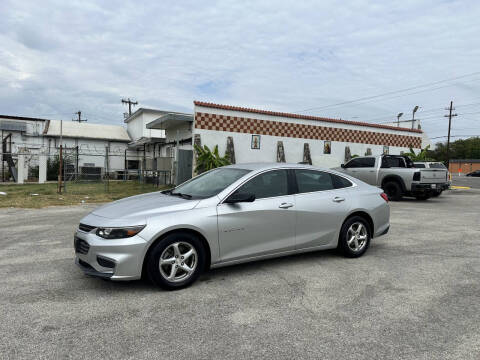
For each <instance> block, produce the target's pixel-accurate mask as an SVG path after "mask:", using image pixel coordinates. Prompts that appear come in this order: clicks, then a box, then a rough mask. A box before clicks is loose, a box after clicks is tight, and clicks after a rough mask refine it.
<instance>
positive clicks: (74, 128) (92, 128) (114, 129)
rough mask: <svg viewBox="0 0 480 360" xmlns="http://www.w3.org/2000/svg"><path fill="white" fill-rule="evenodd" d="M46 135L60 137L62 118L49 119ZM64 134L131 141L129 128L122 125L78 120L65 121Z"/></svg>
mask: <svg viewBox="0 0 480 360" xmlns="http://www.w3.org/2000/svg"><path fill="white" fill-rule="evenodd" d="M43 135H45V136H53V137H60V120H48V124H47V126H46V127H45V131H44V134H43ZM62 136H64V137H67V138H84V139H98V140H107V141H120V142H130V141H131V139H130V136H129V135H128V133H127V130H126V129H125V128H124V127H123V126H120V125H101V124H87V123H79V122H76V121H63V124H62Z"/></svg>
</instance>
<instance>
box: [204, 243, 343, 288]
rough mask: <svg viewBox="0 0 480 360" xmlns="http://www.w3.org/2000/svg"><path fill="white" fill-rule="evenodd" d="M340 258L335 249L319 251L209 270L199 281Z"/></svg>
mask: <svg viewBox="0 0 480 360" xmlns="http://www.w3.org/2000/svg"><path fill="white" fill-rule="evenodd" d="M338 257H342V256H341V255H340V254H339V253H338V251H337V250H336V249H332V250H319V251H314V252H308V253H301V254H293V255H288V256H282V257H277V258H272V259H263V260H255V261H251V262H247V263H242V264H236V265H230V266H225V267H221V268H214V269H210V270H208V271H206V272H204V273H203V274H202V276H201V277H200V281H209V280H215V279H216V278H223V277H226V276H233V275H244V274H251V273H252V272H258V273H260V272H261V271H262V270H259V265H260V266H262V267H266V268H270V269H272V270H273V271H274V270H275V268H278V267H284V266H289V265H297V264H299V263H308V262H311V261H315V260H317V261H318V260H322V261H323V260H327V259H331V258H338Z"/></svg>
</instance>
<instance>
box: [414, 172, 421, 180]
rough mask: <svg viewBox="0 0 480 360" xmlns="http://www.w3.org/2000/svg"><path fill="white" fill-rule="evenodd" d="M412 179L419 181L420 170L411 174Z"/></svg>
mask: <svg viewBox="0 0 480 360" xmlns="http://www.w3.org/2000/svg"><path fill="white" fill-rule="evenodd" d="M413 181H420V171H417V172H416V173H414V174H413Z"/></svg>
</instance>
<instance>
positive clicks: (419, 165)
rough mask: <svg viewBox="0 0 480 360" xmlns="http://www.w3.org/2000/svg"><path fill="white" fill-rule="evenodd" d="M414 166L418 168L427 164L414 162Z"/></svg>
mask: <svg viewBox="0 0 480 360" xmlns="http://www.w3.org/2000/svg"><path fill="white" fill-rule="evenodd" d="M414 167H416V168H417V169H420V168H424V167H425V164H414Z"/></svg>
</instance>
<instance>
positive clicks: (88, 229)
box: [78, 223, 95, 232]
mask: <svg viewBox="0 0 480 360" xmlns="http://www.w3.org/2000/svg"><path fill="white" fill-rule="evenodd" d="M78 228H79V229H80V230H82V231H85V232H90V231H92V230H93V229H95V226H90V225H86V224H82V223H80V225H78Z"/></svg>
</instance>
